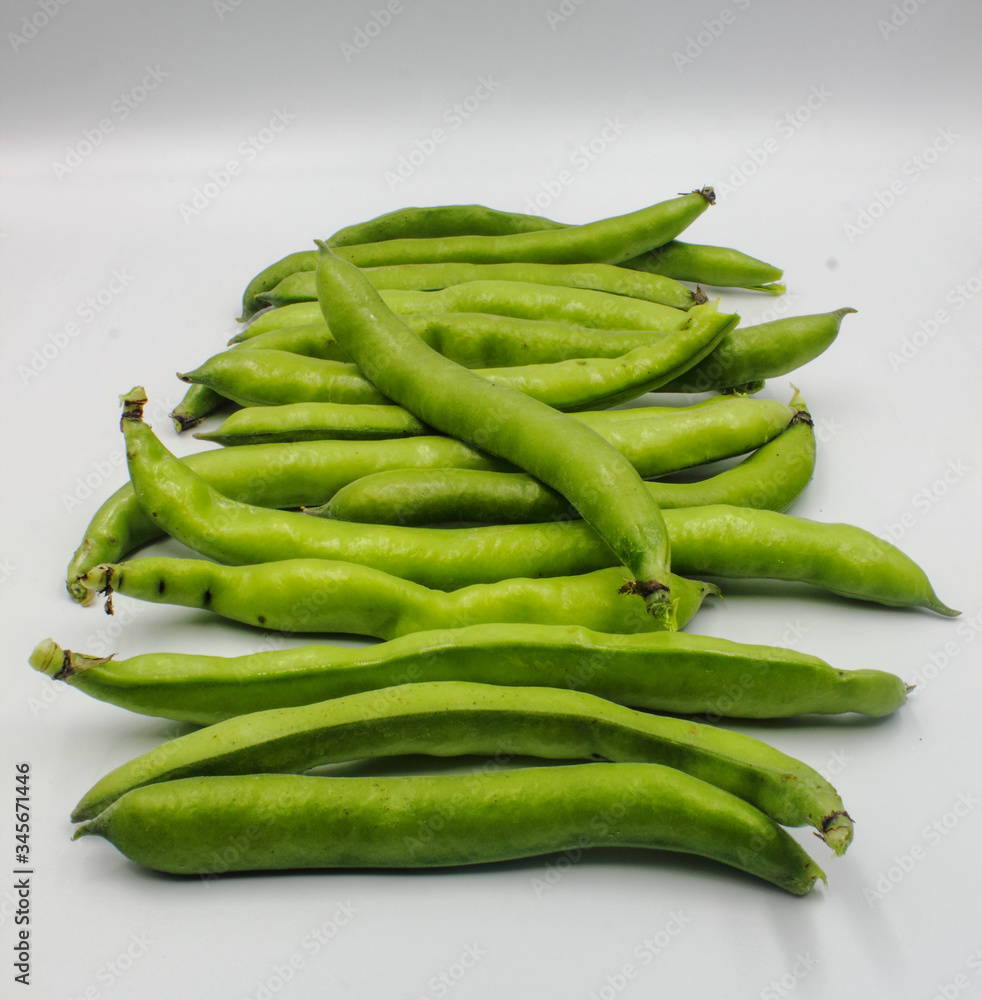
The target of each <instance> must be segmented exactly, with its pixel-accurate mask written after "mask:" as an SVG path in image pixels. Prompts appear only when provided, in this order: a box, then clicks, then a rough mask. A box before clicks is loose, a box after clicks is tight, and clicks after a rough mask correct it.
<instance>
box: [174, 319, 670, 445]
mask: <svg viewBox="0 0 982 1000" xmlns="http://www.w3.org/2000/svg"><path fill="white" fill-rule="evenodd" d="M313 305H314V306H315V308H316V309H317V311H318V313H319V310H320V306H319V305H318V304H317V303H316V302H315V303H313ZM276 311H277V312H278V310H276ZM402 319H403V322H404V323H405V324H406V325H407V326H408V327H409V328H410V329H411V330H414V331H415V332H416V333H417V334H418V335H419V336H420V337H421V338H422V339H423V341H424V342H425V343H427V344H429V345H430V346H431V347H432V348H434V350H437V351H439V352H440V353H441V354H442V355H444V357H448V358H450V360H451V361H456V362H457V363H458V364H461V365H463V366H464V367H465V368H507V367H510V366H514V365H531V364H551V363H553V362H556V361H566V360H568V359H570V358H615V357H620V356H621V355H622V354H626V353H627V352H628V351H633V350H634V349H635V348H638V347H642V346H644V345H646V344H651V343H654V342H656V341H657V340H659V339H660V338H661V337H664V336H666V334H662V333H658V332H656V331H645V330H603V331H601V330H597V329H594V328H590V327H581V326H574V325H572V324H569V323H555V322H552V321H548V320H532V319H521V318H515V317H507V316H492V315H490V314H486V313H419V314H416V313H410V314H407V315H404V316H403V317H402ZM229 343H230V344H232V345H233V346H237V347H238V348H240V349H252V350H276V351H289V352H290V353H292V354H300V355H303V356H305V357H311V358H320V359H321V360H323V361H350V360H351V359H350V358H349V357H348V355H347V354H345V353H344V351H343V350H341V348H340V346H339V345H338V343H337V341H336V340H335V339H334V338H333V336H331V331H330V330H329V329H328V326H327V324H326V323H325V322H324V320H323V319H322V318H317V319H316V320H315V321H314V322H309V323H304V324H292V323H291V324H289V325H286V326H283V327H271V328H269V329H265V330H260V332H258V333H255V335H253V330H252V327H251V326H250V327H246V329H245V330H243V331H241V333H239V334H238V335H236V336H235V337H233V338H232V340H231V341H230V342H229ZM224 402H225V397H224V396H222V395H221V394H220V393H217V392H215V390H214V389H210V388H208V387H207V386H204V385H192V386H191V387H190V388H189V389H188V391H187V393H186V394H185V396H184V399H182V400H181V402H180V403H179V404H178V406H176V407H175V409H174V412H173V413H172V414H171V417H172V418H173V419H174V423H175V426H176V427H177V429H178V431H185V430H188V429H190V428H191V427H194V426H196V425H197V424H199V423H200V422H201V420H202V419H203V418H204V417H206V416H208V414H209V413H212V412H213V411H214V410H216V409H217V408H218V407H219V406H221V405H222V404H223V403H224Z"/></svg>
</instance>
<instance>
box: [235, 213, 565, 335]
mask: <svg viewBox="0 0 982 1000" xmlns="http://www.w3.org/2000/svg"><path fill="white" fill-rule="evenodd" d="M563 228H565V226H563V225H561V224H559V223H552V222H550V221H549V220H547V219H540V218H538V216H534V215H521V214H519V213H518V212H501V211H498V210H497V209H493V208H487V207H485V206H484V205H435V206H432V207H427V208H415V207H411V208H399V209H396V210H395V211H394V212H387V213H385V214H384V215H379V216H377V217H376V218H374V219H369V220H368V221H367V222H360V223H356V224H355V225H352V226H345V227H344V228H343V229H339V230H338V231H337V232H336V233H334V234H333V235H332V236H330V237H329V238H328V240H327V244H328V246H332V247H344V246H351V245H352V244H354V243H381V242H383V241H385V240H397V239H405V238H406V237H413V238H417V239H418V238H421V237H422V238H430V237H434V236H505V235H508V234H509V233H529V232H535V231H536V230H539V229H563ZM316 266H317V253H316V251H307V250H305V251H302V252H301V253H295V254H289V255H288V256H286V257H284V258H283V259H282V260H278V261H277V262H276V263H275V264H273V265H271V266H270V267H268V268H266V269H264V270H263V271H260V272H259V274H257V275H256V277H255V278H253V279H252V281H250V282H249V285H248V286H247V287H246V290H245V292H244V293H243V296H242V316H241V317H240V318H241V319H242V320H246V319H248V318H249V317H250V316H251V315H252V314H253V313H254V312H255V311H256V310H257V309H258V308H259V307H260V306H261V304H262V303H261V302H259V299H258V296H259V294H260V293H261V292H264V291H267V290H268V289H270V288H273V287H274V286H275V285H276V284H278V283H279V282H280V281H281V280H282V279H283V278H285V277H286V276H287V275H289V274H294V273H295V272H296V271H299V270H310V271H312V270H313V269H314V268H315V267H316Z"/></svg>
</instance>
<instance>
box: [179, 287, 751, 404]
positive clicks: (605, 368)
mask: <svg viewBox="0 0 982 1000" xmlns="http://www.w3.org/2000/svg"><path fill="white" fill-rule="evenodd" d="M687 315H688V317H689V318H688V320H687V321H686V323H685V326H684V327H682V328H680V329H679V330H676V331H675V332H674V334H673V335H672V336H671V337H662V338H659V339H658V340H656V341H655V342H654V343H650V344H645V345H643V346H641V347H638V348H636V349H635V350H633V351H629V352H628V353H627V354H625V355H624V356H623V357H618V358H588V359H583V358H581V359H578V360H571V361H557V362H554V363H553V364H550V365H513V366H509V367H507V368H480V369H475V370H474V371H475V374H476V375H480V376H481V377H482V378H483V379H486V380H488V381H490V382H493V383H495V385H497V386H502V387H509V388H511V389H514V390H515V391H517V392H520V393H522V394H524V395H525V396H527V397H530V398H531V399H534V400H538V401H541V402H542V403H546V404H548V405H549V406H550V407H555V408H556V409H559V410H577V409H586V408H588V407H592V406H612V405H614V404H615V403H618V402H622V401H624V400H627V399H633V398H635V397H637V396H640V395H643V394H644V393H645V392H648V391H650V390H652V389H655V388H657V387H658V386H660V385H661V384H663V383H665V382H668V381H671V380H673V379H675V378H676V377H677V376H678V375H679V374H681V373H682V372H684V371H686V370H687V369H688V368H691V367H692V366H693V365H694V364H697V363H698V362H699V361H701V360H702V359H703V358H705V357H706V355H707V354H709V352H710V351H712V350H713V348H714V347H715V346H716V345H717V344H718V343H719V342H720V340H721V339H722V337H723V336H725V334H726V332H727V330H729V329H731V328H732V327H733V326H734V325H735V324H736V322H737V317H735V316H730V315H728V314H725V313H718V312H717V311H716V309H715V303H712V304H710V303H707V304H706V305H704V306H695V307H693V309H692V310H691V311H690V312H689V313H688V314H687ZM396 322H398V320H396ZM401 325H402V327H403V329H407V328H406V327H405V324H401ZM407 332H408V329H407ZM248 343H249V341H246V344H248ZM417 343H420V342H419V338H417ZM243 346H244V345H243ZM420 346H424V349H425V350H427V352H430V351H431V349H430V348H426V347H425V345H422V344H420ZM432 353H433V356H434V357H435V358H439V359H441V360H442V361H446V360H447V359H443V357H442V355H440V354H438V353H436V352H435V351H433V352H432ZM447 363H448V364H449V363H450V362H449V361H448V362H447ZM453 367H454V368H455V369H459V371H460V372H462V373H465V374H466V373H467V372H468V370H467V369H464V368H462V367H460V366H458V365H456V364H454V366H453ZM178 377H179V378H180V379H181V380H182V381H184V382H191V383H195V384H199V385H206V386H208V387H209V388H211V389H214V390H215V391H216V392H219V393H220V394H221V395H223V396H225V397H226V398H228V399H231V400H232V401H233V402H236V403H241V404H243V405H246V406H255V405H260V406H268V405H286V404H288V403H301V402H323V403H348V404H361V403H368V404H379V403H382V404H384V403H387V402H389V400H388V399H387V398H386V396H384V395H383V394H382V393H381V392H380V391H379V390H378V389H377V388H376V387H375V385H374V382H372V381H369V379H367V378H366V377H365V375H364V374H363V373H362V372H361V370H360V369H359V368H358V366H356V365H354V364H352V363H350V362H343V361H324V360H321V359H319V358H312V357H304V356H301V355H299V354H291V353H289V352H288V351H273V350H240V349H237V348H233V349H232V350H228V351H224V352H222V353H221V354H216V355H215V356H214V357H211V358H209V359H208V360H207V361H206V362H205V363H204V364H202V365H200V366H199V367H198V368H196V369H194V370H193V371H190V372H184V373H179V374H178ZM498 395H500V394H498Z"/></svg>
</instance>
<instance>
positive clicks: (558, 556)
mask: <svg viewBox="0 0 982 1000" xmlns="http://www.w3.org/2000/svg"><path fill="white" fill-rule="evenodd" d="M142 401H143V398H142V392H141V393H137V392H136V391H134V392H133V393H131V394H130V397H129V398H128V399H127V404H126V405H127V411H128V412H129V417H125V416H124V419H123V421H122V423H123V430H124V434H125V439H126V451H127V460H128V462H129V470H130V479H131V482H132V485H133V489H134V492H135V494H136V496H137V499H138V502H139V503H140V505H141V506H142V507H143V509H144V512H145V513H147V514H148V516H150V518H151V520H153V521H155V522H156V524H157V525H158V526H159V527H160V528H162V529H163V530H164V531H166V532H167V533H168V534H170V535H171V536H172V537H174V538H175V539H177V540H178V541H180V542H183V543H184V544H185V545H187V546H188V547H189V548H191V549H194V550H195V551H197V552H200V553H201V554H203V555H206V556H210V557H211V558H213V559H218V560H220V561H222V562H226V563H239V564H241V563H262V562H265V561H267V560H270V559H291V558H315V559H349V560H352V561H357V562H360V563H363V564H365V565H371V566H375V567H377V568H378V569H381V570H384V571H386V572H389V573H392V574H394V575H396V576H399V577H402V578H404V579H407V580H415V581H416V582H419V583H421V584H423V585H424V586H427V587H432V588H435V589H445V590H454V589H457V588H459V587H464V586H467V585H469V584H473V583H478V582H484V581H488V580H504V579H509V578H512V577H523V576H564V575H567V574H571V573H588V572H590V571H591V570H595V569H598V568H601V567H604V566H620V565H621V561H620V560H619V559H618V558H617V556H616V555H615V554H614V553H613V551H612V550H611V549H610V547H609V546H608V545H606V544H605V543H604V541H603V540H602V539H601V538H600V537H599V535H598V534H597V533H596V532H595V531H593V529H592V528H591V527H590V526H589V525H588V524H587V523H586V522H583V521H555V522H550V523H548V524H511V525H495V526H488V527H478V528H407V527H400V526H392V525H368V524H362V525H356V524H349V523H348V522H346V521H332V520H328V519H325V518H316V517H309V516H307V515H305V514H296V513H292V512H290V511H279V510H269V509H267V508H262V507H256V506H251V505H248V504H241V503H238V502H237V501H235V500H232V499H230V498H228V497H224V496H222V495H221V494H219V493H218V492H217V491H216V490H214V489H213V488H212V487H210V486H209V485H208V484H207V483H205V482H204V481H203V480H202V479H201V478H200V477H198V476H197V475H195V473H194V472H193V471H192V470H191V469H190V468H188V466H186V465H184V464H183V463H181V462H180V461H179V460H178V459H177V458H175V457H174V456H173V455H172V454H171V453H170V452H169V451H168V450H167V449H166V448H165V447H164V446H163V444H162V443H161V442H160V440H159V439H158V438H157V437H156V436H155V435H154V433H153V431H152V430H151V429H150V428H149V427H148V426H147V425H146V424H144V423H143V421H142V420H141V419H139V417H138V412H139V410H140V409H142ZM659 419H664V418H656V420H659ZM615 426H623V425H615ZM339 443H340V442H339ZM603 495H606V494H603ZM663 517H664V520H665V523H666V527H667V529H668V531H669V538H670V539H671V545H672V549H673V557H674V560H675V561H676V562H677V567H676V568H677V570H678V571H680V572H683V573H691V574H693V575H696V576H702V575H714V576H723V577H736V578H742V579H778V580H796V581H800V582H802V583H810V584H812V585H815V586H819V587H823V588H824V589H826V590H829V591H832V592H833V593H836V594H840V595H843V596H846V597H855V598H860V599H863V600H869V601H876V602H878V603H880V604H885V605H891V606H898V607H907V606H911V605H913V606H920V607H926V608H930V609H931V610H933V611H936V612H938V613H939V614H944V615H956V614H958V612H957V611H953V610H952V609H951V608H948V607H947V606H946V605H945V604H944V603H942V602H941V601H940V600H939V599H938V597H937V595H936V594H935V593H934V590H933V588H932V587H931V584H930V582H929V581H928V579H927V576H926V574H925V573H924V571H923V570H922V569H921V568H920V567H919V566H918V565H917V564H916V563H915V562H913V560H911V559H910V558H909V557H907V556H905V555H904V554H903V553H902V552H901V551H900V550H899V549H897V548H895V547H894V546H893V545H891V544H890V543H889V542H885V541H883V540H882V539H880V538H877V537H876V536H875V535H872V534H870V533H869V532H867V531H864V530H863V529H861V528H858V527H854V526H853V525H849V524H822V523H819V522H816V521H808V520H805V519H804V518H798V517H792V516H790V515H788V514H779V513H777V512H775V511H769V510H755V509H750V508H746V507H732V506H727V505H725V504H717V505H712V506H705V507H696V508H688V507H686V508H679V509H676V510H671V509H670V510H666V511H664V512H663ZM78 582H79V584H80V585H82V586H83V587H85V586H86V584H85V581H84V578H83V579H82V580H79V581H78ZM86 589H92V587H91V586H87V587H86Z"/></svg>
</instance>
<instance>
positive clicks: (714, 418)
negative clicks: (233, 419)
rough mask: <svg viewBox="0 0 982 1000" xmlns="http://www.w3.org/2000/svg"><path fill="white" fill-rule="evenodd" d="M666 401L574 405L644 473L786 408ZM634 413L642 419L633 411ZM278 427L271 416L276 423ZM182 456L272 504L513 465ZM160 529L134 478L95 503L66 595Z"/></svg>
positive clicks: (717, 445) (441, 452) (408, 453)
mask: <svg viewBox="0 0 982 1000" xmlns="http://www.w3.org/2000/svg"><path fill="white" fill-rule="evenodd" d="M255 409H259V410H263V409H267V408H263V407H257V408H255ZM268 409H269V410H270V411H272V410H273V409H277V408H273V407H270V408H268ZM668 409H669V410H671V412H670V413H667V414H666V412H665V408H661V407H645V408H638V409H634V410H610V411H600V412H598V413H580V414H576V415H575V419H577V420H581V421H583V422H584V423H587V424H588V426H591V427H594V428H595V429H596V431H597V433H598V434H600V435H601V436H602V437H603V438H604V439H605V440H607V441H609V442H610V443H611V444H612V445H613V446H614V447H615V448H617V449H618V450H619V451H620V452H621V453H622V454H624V455H625V456H627V458H628V460H629V461H630V462H631V463H632V464H633V465H634V466H635V468H637V469H638V471H639V473H640V474H641V475H642V476H645V477H652V476H659V475H666V474H667V473H670V472H677V471H679V470H680V469H684V468H688V467H689V466H690V465H691V464H698V463H701V462H711V461H716V460H718V459H721V458H729V457H731V456H733V455H740V454H743V453H744V452H747V451H750V450H752V449H754V448H757V447H759V446H760V445H761V444H763V443H764V442H765V441H768V440H770V438H772V437H774V435H775V434H779V433H780V432H781V429H782V428H783V427H784V426H785V425H786V424H787V422H788V420H790V419H791V416H792V414H793V411H792V410H791V408H790V407H787V406H784V405H783V404H781V403H777V402H775V401H773V400H757V399H748V398H746V397H740V396H725V397H715V398H712V399H710V400H706V401H703V402H701V403H698V404H696V405H695V406H691V407H676V408H668ZM242 412H243V414H244V413H246V412H248V411H246V410H244V411H242ZM359 412H360V411H359ZM402 412H405V411H402ZM642 414H643V415H645V419H638V418H637V417H639V416H640V415H642ZM407 416H409V415H408V414H407ZM414 419H415V418H414ZM656 420H657V421H658V424H657V426H654V424H655V421H656ZM662 421H664V422H662ZM362 423H364V420H363V419H362ZM284 426H286V425H285V424H279V425H277V428H276V429H278V430H283V428H284ZM182 462H183V463H184V464H185V465H186V467H187V468H190V469H193V470H194V471H195V472H196V473H197V474H198V475H200V476H201V477H202V478H203V479H204V481H205V482H207V483H208V484H209V485H211V486H213V487H214V488H215V489H217V490H218V492H219V493H221V494H222V495H224V496H227V497H230V498H232V499H236V500H241V501H243V502H245V503H251V504H256V505H258V506H262V507H273V508H279V507H303V506H314V505H316V504H322V503H324V502H325V501H326V500H329V499H330V498H331V497H332V496H333V495H334V494H335V493H336V492H337V490H339V489H340V488H341V487H343V486H345V485H347V484H348V483H351V482H354V481H355V480H356V479H360V478H362V477H364V476H367V475H369V474H371V473H373V472H381V471H385V470H386V469H403V468H473V469H485V470H489V471H495V470H499V471H515V467H514V466H513V465H511V464H509V463H507V462H502V461H500V460H499V459H495V458H492V457H491V456H490V455H488V454H486V453H485V452H482V451H480V450H478V449H477V448H472V447H471V446H470V445H466V444H464V443H463V442H462V441H457V440H455V439H454V438H450V437H442V436H441V437H434V436H425V437H419V438H414V439H408V440H398V439H397V440H380V441H321V440H317V441H301V442H289V443H284V444H255V445H244V446H242V447H237V448H232V449H230V450H227V451H225V450H222V451H205V452H199V453H197V454H194V455H189V456H187V457H186V458H184V459H182ZM162 533H163V532H162V529H161V527H160V526H159V525H157V524H154V523H153V521H152V520H151V519H150V518H149V517H147V516H146V515H145V514H144V513H143V510H142V509H141V507H140V504H139V503H138V501H137V499H136V495H135V494H134V492H133V488H132V486H131V485H129V484H126V485H124V486H122V487H120V489H118V490H117V491H116V492H115V493H113V494H112V496H110V497H109V499H108V500H106V501H105V502H104V503H103V504H102V506H101V507H100V508H99V509H98V510H97V511H96V513H95V515H94V516H93V517H92V520H91V521H90V523H89V525H88V527H87V528H86V532H85V537H84V538H83V539H82V542H81V544H80V545H79V546H78V549H77V550H76V552H75V554H74V556H73V557H72V560H71V562H70V564H69V566H68V578H67V586H68V591H69V593H70V594H71V595H72V597H73V598H74V599H75V600H77V601H84V600H86V599H87V597H88V592H87V591H86V590H85V589H84V588H82V587H80V586H79V585H78V582H77V581H78V577H80V576H81V575H82V574H83V573H85V572H86V571H87V570H89V569H91V568H92V567H93V566H96V565H98V564H99V563H101V562H118V561H119V560H120V559H122V558H123V557H124V556H126V555H127V554H128V553H130V552H132V551H133V549H135V548H136V547H137V546H139V545H142V544H143V543H144V542H147V541H150V540H151V539H153V538H156V537H159V536H160V535H161V534H162Z"/></svg>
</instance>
